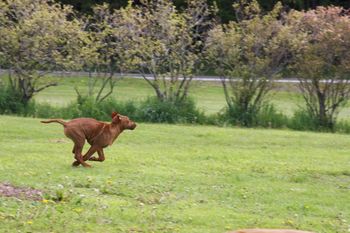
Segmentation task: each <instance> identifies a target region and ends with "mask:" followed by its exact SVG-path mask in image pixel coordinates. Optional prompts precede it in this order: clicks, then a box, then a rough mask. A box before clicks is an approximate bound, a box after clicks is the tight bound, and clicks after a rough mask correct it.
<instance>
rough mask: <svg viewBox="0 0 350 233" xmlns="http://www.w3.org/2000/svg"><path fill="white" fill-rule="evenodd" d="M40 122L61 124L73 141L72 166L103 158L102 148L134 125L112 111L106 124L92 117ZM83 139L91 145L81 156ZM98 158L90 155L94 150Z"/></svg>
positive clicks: (84, 164)
mask: <svg viewBox="0 0 350 233" xmlns="http://www.w3.org/2000/svg"><path fill="white" fill-rule="evenodd" d="M41 122H42V123H51V122H57V123H60V124H61V125H63V127H64V134H65V135H66V136H67V137H68V138H70V139H71V140H72V141H73V142H74V147H73V151H72V152H73V154H74V157H75V159H76V161H74V162H73V164H72V165H73V166H79V164H82V165H83V166H84V167H90V165H89V164H87V163H86V162H85V161H86V160H90V161H99V162H102V161H104V160H105V156H104V153H103V148H105V147H107V146H110V145H112V143H113V142H114V141H115V139H117V137H118V136H119V134H121V133H122V132H123V131H124V130H125V129H130V130H133V129H135V127H136V124H135V122H133V121H131V120H130V119H129V118H128V117H127V116H122V115H120V114H119V113H117V112H113V113H112V123H110V124H106V123H104V122H100V121H97V120H95V119H92V118H76V119H73V120H71V121H68V122H65V121H63V120H61V119H51V120H47V121H41ZM85 140H87V142H88V143H89V144H90V145H91V147H90V149H89V150H88V152H86V154H85V155H84V156H83V155H82V154H81V152H82V150H83V146H84V144H85ZM96 151H97V153H98V158H96V157H91V156H92V155H93V154H94V153H95V152H96Z"/></svg>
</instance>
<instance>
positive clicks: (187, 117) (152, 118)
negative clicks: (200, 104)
mask: <svg viewBox="0 0 350 233" xmlns="http://www.w3.org/2000/svg"><path fill="white" fill-rule="evenodd" d="M136 118H137V120H140V121H146V122H158V123H200V124H203V123H205V116H204V113H203V112H201V111H199V110H198V109H197V108H196V105H195V102H194V101H193V100H192V99H186V100H184V101H182V102H172V101H166V100H164V101H160V100H159V99H157V98H155V97H150V98H148V99H147V100H145V101H144V102H142V103H141V106H140V108H139V110H138V116H137V117H136Z"/></svg>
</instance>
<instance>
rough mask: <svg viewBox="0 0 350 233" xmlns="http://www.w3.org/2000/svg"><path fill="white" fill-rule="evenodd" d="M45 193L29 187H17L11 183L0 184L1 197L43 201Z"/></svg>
mask: <svg viewBox="0 0 350 233" xmlns="http://www.w3.org/2000/svg"><path fill="white" fill-rule="evenodd" d="M42 194H43V192H42V191H40V190H37V189H33V188H28V187H15V186H13V185H11V184H9V183H0V196H4V197H16V198H18V199H28V200H35V201H38V200H41V199H42Z"/></svg>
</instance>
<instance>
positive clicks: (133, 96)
mask: <svg viewBox="0 0 350 233" xmlns="http://www.w3.org/2000/svg"><path fill="white" fill-rule="evenodd" d="M2 78H3V79H5V80H6V78H5V77H4V76H3V77H2ZM46 79H51V80H54V81H56V82H58V84H59V85H58V86H56V87H50V88H48V89H45V90H44V91H42V92H40V93H38V94H37V95H36V96H35V98H34V99H35V100H36V101H37V102H39V103H49V104H51V105H56V106H64V105H67V104H69V103H70V102H72V101H75V100H76V98H77V94H76V92H75V90H74V87H77V88H78V90H79V91H80V92H81V93H82V94H84V93H87V86H88V82H89V80H88V78H87V77H51V78H46ZM97 90H98V85H97V87H96V88H95V93H96V92H97ZM154 95H155V93H154V90H153V89H152V87H151V86H150V85H148V84H147V83H146V81H145V80H143V79H131V78H122V79H119V81H118V82H117V84H116V87H115V90H114V92H113V94H112V96H113V97H114V98H115V99H116V100H117V101H135V102H140V101H142V100H145V99H146V98H147V97H149V96H154ZM189 96H190V97H191V98H192V99H194V100H195V102H196V104H197V106H198V108H199V109H200V110H202V111H204V112H205V113H206V114H207V115H210V114H216V113H218V112H220V111H221V110H222V109H223V108H224V107H226V102H225V96H224V93H223V89H222V85H221V83H220V82H205V81H193V82H192V86H191V89H190V93H189ZM267 100H268V101H269V103H272V104H273V105H274V106H275V108H276V109H277V111H279V112H282V113H284V114H285V115H287V116H292V115H293V113H294V112H295V111H296V110H298V109H300V107H302V106H304V101H303V99H302V96H301V94H300V93H299V91H298V88H297V86H296V84H280V83H277V84H276V85H275V88H274V89H273V91H272V92H271V93H270V94H269V95H268V97H267ZM339 119H342V120H350V104H347V105H346V106H345V107H343V108H341V109H340V113H339Z"/></svg>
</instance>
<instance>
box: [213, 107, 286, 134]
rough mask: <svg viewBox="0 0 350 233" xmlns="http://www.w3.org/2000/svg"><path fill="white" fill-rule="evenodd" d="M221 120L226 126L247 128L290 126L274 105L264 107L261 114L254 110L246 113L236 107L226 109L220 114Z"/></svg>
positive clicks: (260, 111)
mask: <svg viewBox="0 0 350 233" xmlns="http://www.w3.org/2000/svg"><path fill="white" fill-rule="evenodd" d="M219 119H220V121H221V122H222V123H224V124H226V123H229V124H231V125H236V126H245V127H265V128H282V127H285V126H287V124H288V118H287V117H286V116H285V115H283V114H282V113H279V112H278V111H277V110H276V109H275V107H274V106H273V105H267V104H265V105H263V107H262V108H261V109H260V110H259V112H257V111H255V110H254V109H249V111H246V110H242V109H240V108H239V107H236V108H235V107H234V106H233V108H225V109H224V110H223V112H222V113H221V114H219Z"/></svg>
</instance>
